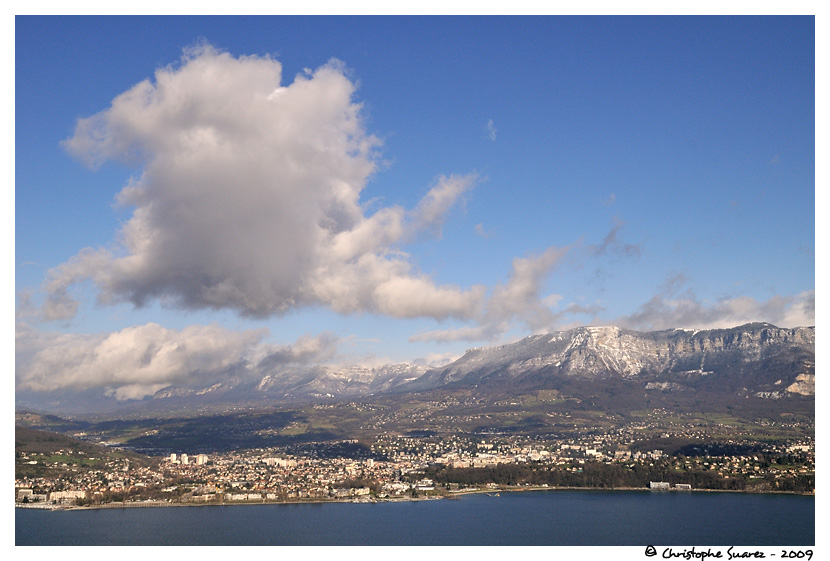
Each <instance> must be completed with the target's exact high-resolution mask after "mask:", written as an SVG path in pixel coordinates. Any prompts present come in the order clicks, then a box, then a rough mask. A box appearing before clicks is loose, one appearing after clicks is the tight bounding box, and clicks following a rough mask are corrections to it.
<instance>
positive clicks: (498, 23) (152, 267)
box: [14, 16, 816, 397]
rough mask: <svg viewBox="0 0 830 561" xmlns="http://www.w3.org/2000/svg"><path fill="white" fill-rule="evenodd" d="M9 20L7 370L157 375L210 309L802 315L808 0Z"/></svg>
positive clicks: (499, 333)
mask: <svg viewBox="0 0 830 561" xmlns="http://www.w3.org/2000/svg"><path fill="white" fill-rule="evenodd" d="M15 32H16V36H15V41H16V46H15V256H14V261H15V285H16V286H15V290H16V295H17V305H16V316H17V317H16V325H17V329H16V331H17V337H16V340H17V345H16V350H17V355H18V359H17V367H16V379H17V384H18V388H23V389H27V390H33V391H53V390H61V391H62V390H74V389H89V388H109V389H112V388H119V387H121V388H132V390H124V391H123V392H121V393H120V394H118V393H116V396H120V397H125V396H127V397H130V396H131V397H136V396H137V397H140V396H141V395H145V394H147V392H149V391H150V389H152V388H154V387H158V386H160V385H163V384H164V383H166V382H169V383H174V382H175V381H176V380H177V379H181V378H182V377H184V376H186V375H190V374H192V371H194V369H199V368H203V369H207V370H210V369H211V368H214V366H215V365H213V364H212V363H211V360H219V359H216V357H213V355H211V353H203V354H201V355H199V356H198V357H194V356H189V358H188V361H187V362H186V364H184V363H176V362H175V360H174V359H172V358H170V357H167V356H162V354H160V353H161V351H157V349H159V348H161V347H160V345H161V341H162V340H168V341H169V340H176V341H178V342H179V343H181V344H182V345H184V346H187V345H188V344H189V345H190V346H189V347H188V348H202V347H199V346H198V345H196V344H194V343H193V339H192V338H193V337H196V338H197V339H198V340H199V341H202V342H203V343H204V342H205V341H211V340H213V339H211V338H213V337H217V338H219V339H223V340H224V341H230V342H231V343H233V344H230V347H229V348H228V349H226V351H227V353H229V354H231V355H233V354H234V353H237V354H238V355H239V356H240V357H245V360H249V361H253V360H255V357H261V356H263V355H267V354H269V353H273V352H277V351H279V352H289V353H294V354H293V355H292V356H295V357H296V360H297V361H307V362H308V363H313V362H326V363H338V364H346V363H362V364H372V363H377V362H386V361H395V362H397V361H414V360H422V361H423V362H424V363H430V364H437V363H440V362H441V361H447V360H449V359H450V358H452V357H454V356H458V355H460V354H461V353H463V351H464V349H466V348H468V347H471V346H480V345H490V344H498V343H501V342H505V341H509V340H513V339H515V338H518V337H523V336H526V335H529V334H532V333H535V332H543V331H552V330H557V329H566V328H570V327H574V326H578V325H588V324H594V325H606V324H614V325H619V326H621V327H627V328H633V329H639V330H651V329H664V328H672V327H685V328H712V327H728V326H734V325H739V324H741V323H746V322H748V321H767V322H770V323H774V324H777V325H780V326H783V327H793V326H796V325H808V324H809V325H812V324H814V323H815V319H814V311H813V309H814V304H813V301H814V289H815V226H816V225H815V93H814V92H815V57H814V52H815V34H814V19H813V18H812V17H587V18H581V17H474V16H471V17H438V18H436V17H255V18H248V17H156V18H150V17H115V18H113V17H107V18H99V17H85V16H83V17H57V18H51V17H17V18H16V29H15ZM185 53H186V54H185ZM183 57H185V58H183ZM333 59H335V60H336V61H339V62H332V60H333ZM159 69H162V70H161V73H160V74H156V73H157V71H159ZM298 75H299V76H301V78H300V79H299V80H296V81H295V77H297V76H298ZM275 77H276V78H275ZM275 79H279V84H278V85H279V88H278V87H276V83H275V82H274V80H275ZM159 80H161V82H160V81H159ZM141 83H143V85H141ZM269 88H270V89H269ZM302 88H305V89H302ZM128 92H129V93H128ZM122 94H125V95H122ZM119 96H121V97H120V98H119ZM117 98H118V99H120V100H121V102H115V101H114V100H116V99H117ZM266 98H267V101H265V100H266ZM79 119H80V121H79ZM286 131H287V132H286ZM128 185H132V187H129V188H127V186H128ZM117 200H120V204H116V201H117ZM130 236H132V237H130ZM128 238H129V239H131V240H132V241H129V239H128ZM125 240H126V241H125ZM155 324H157V325H158V326H160V327H159V328H157V327H156V326H155ZM151 326H152V327H151ZM62 344H63V345H69V346H70V347H72V348H74V349H81V350H79V351H78V356H75V357H74V358H71V357H67V353H66V352H62V353H61V354H60V356H58V355H55V356H47V354H46V353H47V347H49V348H53V349H64V348H63V347H61V345H62ZM102 345H103V347H102ZM208 346H210V345H208ZM103 348H106V349H108V350H109V352H110V353H112V354H111V356H114V357H115V358H113V359H112V360H113V362H112V363H107V364H102V363H100V360H101V359H100V357H101V356H102V349H103ZM136 349H139V350H142V352H141V353H139V354H140V355H141V357H140V358H141V360H144V361H145V362H147V361H149V362H150V363H153V364H155V365H156V366H157V368H156V369H155V370H154V371H153V372H148V373H147V375H148V377H149V378H148V379H147V380H145V379H143V378H142V376H143V374H142V372H144V371H143V370H142V368H143V366H141V365H137V364H136V363H135V361H136V360H138V359H137V358H136V357H135V356H133V354H134V353H135V352H137V351H136ZM154 349H156V350H154ZM64 350H65V349H64ZM131 353H133V354H131ZM154 353H155V354H154ZM96 357H98V358H96ZM212 357H213V358H212ZM72 360H74V361H75V362H74V363H72ZM164 361H168V362H164ZM171 361H172V362H171ZM79 364H80V365H84V368H83V369H79V366H78V365H79ZM142 364H144V363H142ZM145 366H146V365H145ZM82 370H83V371H89V372H96V371H100V372H104V371H107V372H112V371H115V372H117V373H116V374H108V375H106V376H105V375H103V374H102V375H101V376H97V377H96V376H93V375H92V374H90V375H88V376H87V375H85V374H83V372H82ZM47 371H48V372H50V373H54V374H44V373H45V372H47ZM62 372H63V375H62V374H61V373H62ZM107 376H110V377H109V378H107ZM113 377H114V378H113ZM133 390H134V391H133Z"/></svg>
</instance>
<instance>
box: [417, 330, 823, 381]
mask: <svg viewBox="0 0 830 561" xmlns="http://www.w3.org/2000/svg"><path fill="white" fill-rule="evenodd" d="M814 360H815V328H814V327H801V328H795V329H783V328H779V327H776V326H774V325H770V324H765V323H756V324H748V325H744V326H741V327H736V328H732V329H717V330H706V331H697V330H695V331H691V330H681V329H674V330H667V331H655V332H650V333H641V332H637V331H630V330H625V329H620V328H618V327H581V328H577V329H572V330H569V331H561V332H557V333H552V334H547V335H534V336H531V337H527V338H525V339H523V340H521V341H518V342H517V343H513V344H511V345H504V346H501V347H490V348H477V349H470V350H469V351H467V353H466V354H465V355H464V356H463V357H462V358H460V359H459V360H457V361H456V362H454V363H452V364H450V365H448V366H446V367H444V368H441V369H435V370H432V371H430V372H427V373H426V374H425V375H424V376H422V377H421V378H420V379H419V380H417V381H415V382H413V383H412V384H409V385H406V386H403V388H406V389H427V388H430V387H440V386H444V385H448V384H454V385H481V384H488V383H490V384H492V383H497V382H501V383H504V382H505V380H510V379H512V380H515V381H520V380H524V381H526V382H529V381H530V380H531V379H532V380H536V381H537V382H540V381H541V380H542V379H543V378H545V377H547V378H559V379H563V378H564V379H580V380H585V381H588V380H598V379H608V378H617V379H623V380H629V381H632V382H635V381H636V382H640V383H642V384H643V387H644V388H645V389H647V390H654V391H684V390H691V389H695V388H711V389H714V386H716V385H717V386H722V387H723V388H724V389H726V388H728V389H730V390H734V391H741V390H743V391H745V392H749V393H758V392H774V393H775V396H772V395H771V396H770V397H781V396H785V395H787V394H789V393H796V394H800V395H813V394H814V392H815V364H814ZM759 397H761V396H759Z"/></svg>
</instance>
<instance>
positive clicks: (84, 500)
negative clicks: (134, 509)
mask: <svg viewBox="0 0 830 561" xmlns="http://www.w3.org/2000/svg"><path fill="white" fill-rule="evenodd" d="M667 436H668V435H667ZM622 440H623V439H622V438H621V436H620V435H616V436H614V437H609V436H593V437H584V438H580V439H564V440H559V441H557V442H550V441H536V440H532V439H530V440H528V439H526V438H519V437H499V438H493V439H487V440H480V439H478V440H473V439H471V438H464V437H459V436H452V437H444V438H439V437H424V438H417V437H408V436H400V435H398V436H382V437H380V438H378V440H377V441H376V442H375V443H374V444H373V445H372V446H371V450H370V452H369V453H368V454H367V455H368V456H371V457H365V458H360V459H356V458H353V457H352V458H347V457H314V456H303V455H298V454H292V453H287V452H286V451H284V450H278V449H269V450H266V449H258V450H249V451H242V452H233V453H223V454H210V455H207V454H203V453H197V454H188V453H181V452H179V453H175V454H171V455H170V456H168V457H166V458H164V459H161V460H158V461H157V462H155V463H154V464H152V465H151V466H139V465H131V464H130V462H129V461H128V460H108V461H107V462H106V463H105V464H104V465H101V467H100V469H78V468H77V467H72V466H70V465H67V464H64V466H63V467H64V468H66V469H64V470H62V472H61V475H59V476H53V477H26V478H20V479H17V480H16V481H15V487H16V489H15V500H16V502H17V503H18V504H21V505H22V504H26V505H31V506H48V507H52V508H54V507H61V506H71V505H98V504H107V503H112V502H116V503H118V504H132V505H136V506H138V505H159V504H171V503H190V504H193V503H212V504H213V503H229V502H230V503H233V502H251V501H254V502H268V501H274V502H277V501H303V500H354V501H363V500H382V499H394V498H412V497H413V496H420V497H424V496H431V495H438V494H444V493H447V492H450V491H463V490H464V489H463V487H462V488H459V487H458V486H453V487H444V488H439V487H438V486H437V485H436V484H434V482H433V481H432V480H430V479H428V478H426V477H424V476H423V474H424V470H425V469H427V468H428V467H430V466H433V467H434V466H436V465H442V466H447V467H450V468H486V467H493V466H498V465H500V464H526V465H531V464H532V465H534V466H545V469H560V470H573V471H576V470H579V471H581V467H579V466H583V465H584V464H586V463H603V464H616V465H620V466H626V467H629V468H632V467H633V466H636V465H654V464H655V463H656V462H662V463H663V464H665V466H666V467H667V468H669V469H675V470H681V469H685V470H697V471H713V472H715V473H717V475H718V476H719V477H721V478H729V477H743V478H745V479H746V478H787V477H794V476H797V475H800V474H808V473H814V454H815V445H814V442H813V441H812V440H804V441H798V442H790V443H788V444H787V445H782V446H781V447H780V450H778V451H777V452H778V453H781V454H790V455H792V456H793V457H798V458H799V462H798V463H797V465H786V466H782V465H775V466H773V465H769V463H768V462H765V461H764V459H763V458H762V457H761V456H760V455H746V456H723V455H721V456H717V457H710V456H705V455H700V456H694V457H686V456H671V457H668V456H666V454H664V452H663V451H661V450H634V449H635V448H636V447H632V446H628V447H623V446H621V443H622ZM632 442H633V441H632ZM629 444H630V443H629ZM633 450H634V451H633ZM65 453H66V454H70V453H71V452H68V451H67V452H65ZM31 458H36V455H31V456H26V457H24V458H20V459H22V460H24V461H28V463H31V462H33V461H34V462H37V461H38V460H37V459H31ZM86 459H87V460H94V458H86ZM663 464H661V465H663ZM651 485H655V487H652V488H656V489H662V488H663V485H664V483H663V482H659V481H658V482H652V484H651ZM651 485H650V486H651ZM690 487H691V486H690V485H686V484H683V485H680V486H677V485H675V486H674V487H673V488H675V489H682V488H690ZM468 490H469V489H468Z"/></svg>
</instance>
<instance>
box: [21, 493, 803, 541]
mask: <svg viewBox="0 0 830 561" xmlns="http://www.w3.org/2000/svg"><path fill="white" fill-rule="evenodd" d="M15 544H16V545H283V546H287V545H363V546H366V545H558V546H583V545H594V546H598V545H623V546H625V545H648V544H658V545H659V544H666V545H673V544H683V545H695V544H700V545H713V546H715V545H755V546H772V545H814V544H815V499H814V497H804V496H793V495H749V494H741V493H701V492H695V493H683V492H666V493H654V492H648V491H644V492H636V491H616V492H615V491H546V492H544V491H543V492H527V493H502V494H501V496H499V497H490V496H487V495H467V496H463V497H461V498H459V499H458V500H434V501H419V502H396V503H377V504H353V503H327V504H288V505H285V504H283V505H238V506H236V505H235V506H209V507H172V508H118V509H101V510H78V511H40V510H33V509H20V508H17V509H15Z"/></svg>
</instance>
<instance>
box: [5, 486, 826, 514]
mask: <svg viewBox="0 0 830 561" xmlns="http://www.w3.org/2000/svg"><path fill="white" fill-rule="evenodd" d="M537 491H601V492H609V491H612V492H614V491H622V492H631V491H638V492H649V493H691V492H697V493H701V492H702V493H746V494H748V495H797V496H810V497H815V493H797V492H793V491H764V492H757V493H756V492H753V491H746V490H742V489H661V490H655V489H649V488H648V487H614V488H609V487H541V486H534V487H505V488H496V489H472V490H460V491H451V492H449V493H447V494H442V495H427V496H423V497H411V496H404V497H382V498H378V497H371V498H368V499H361V498H349V499H313V500H291V501H274V500H266V499H263V500H262V501H227V502H226V501H219V502H217V501H209V502H162V501H147V502H141V501H133V502H112V503H106V504H100V505H88V506H74V505H47V504H43V505H38V504H25V505H24V504H20V503H15V508H25V509H33V510H49V511H55V510H63V511H66V510H102V509H109V508H166V507H202V506H258V505H297V504H326V503H356V504H377V503H395V502H418V501H434V500H440V499H449V500H453V499H457V498H459V497H460V496H464V495H481V494H484V495H490V496H493V498H496V497H497V496H498V494H499V493H522V492H537Z"/></svg>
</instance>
